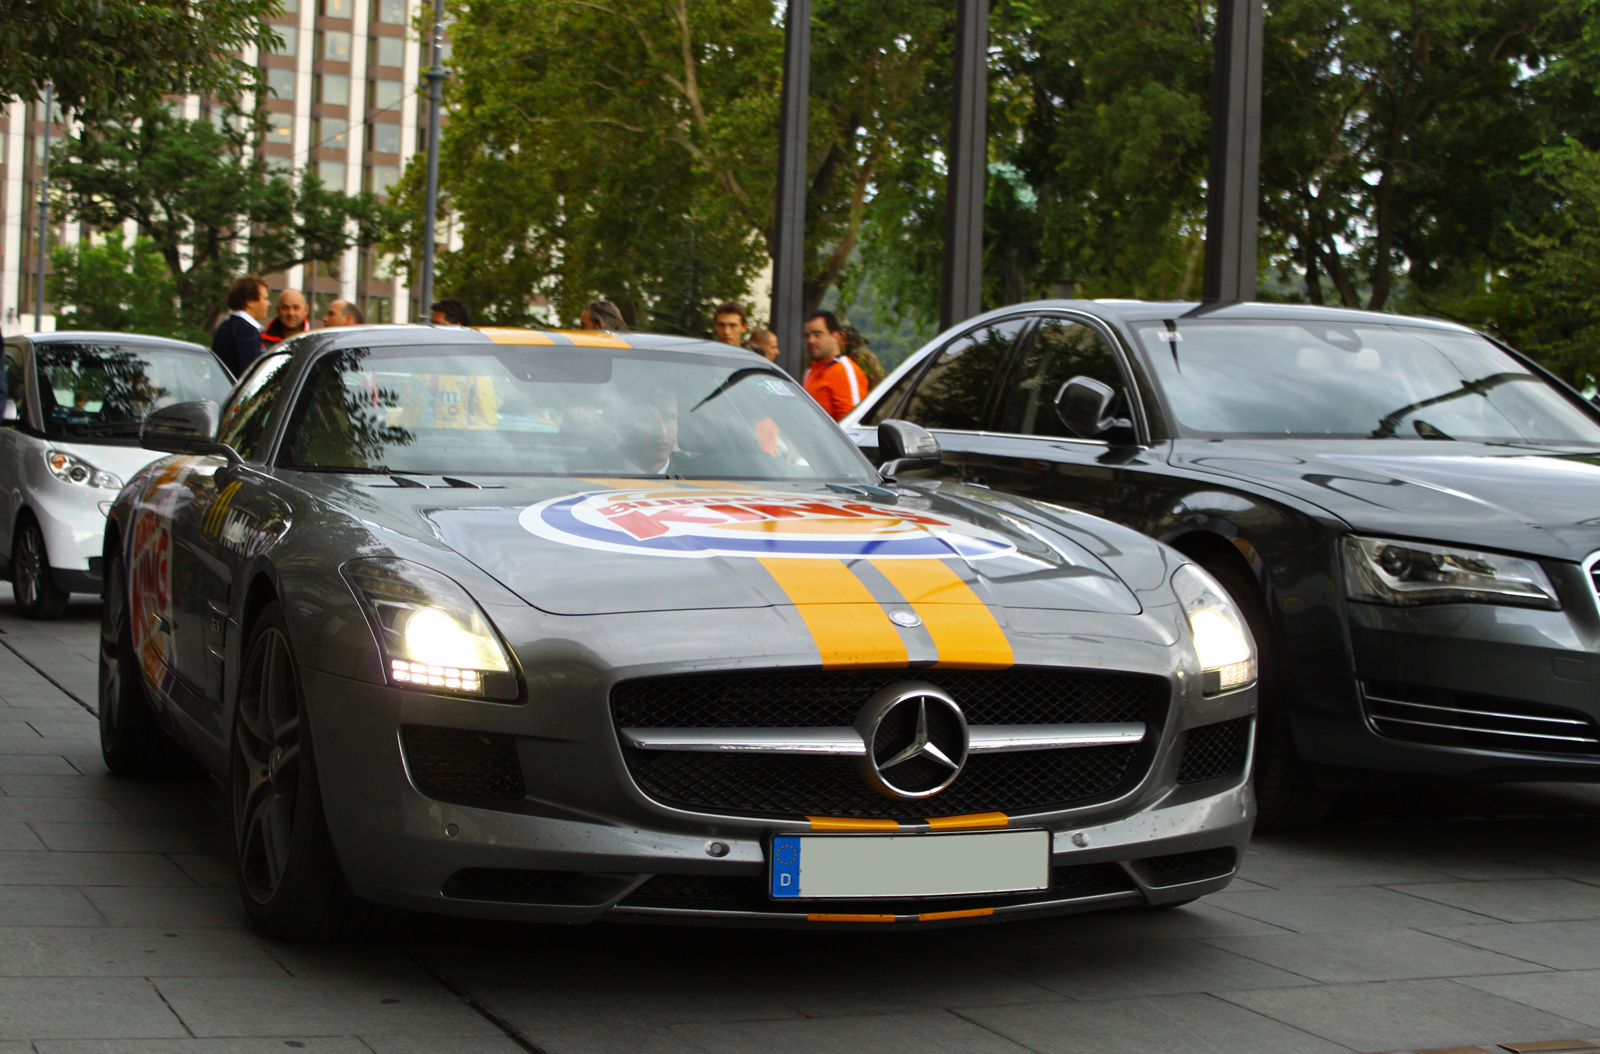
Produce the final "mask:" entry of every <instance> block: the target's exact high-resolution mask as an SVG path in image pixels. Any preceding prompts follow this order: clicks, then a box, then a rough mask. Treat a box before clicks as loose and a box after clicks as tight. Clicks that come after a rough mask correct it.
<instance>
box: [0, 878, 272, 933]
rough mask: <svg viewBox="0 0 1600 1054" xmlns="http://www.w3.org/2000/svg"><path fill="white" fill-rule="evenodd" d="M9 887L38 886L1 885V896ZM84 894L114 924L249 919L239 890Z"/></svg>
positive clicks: (95, 890) (86, 890)
mask: <svg viewBox="0 0 1600 1054" xmlns="http://www.w3.org/2000/svg"><path fill="white" fill-rule="evenodd" d="M7 888H12V889H18V888H21V889H26V888H34V887H25V886H24V887H5V886H0V898H3V896H4V891H5V890H6V889H7ZM46 888H48V887H46ZM73 892H75V893H76V892H79V891H77V890H73ZM81 895H82V898H83V900H84V901H85V902H86V903H88V904H89V905H91V907H92V909H94V910H95V911H96V913H97V914H98V915H101V916H104V921H105V922H107V923H109V924H110V925H113V926H163V927H173V926H177V927H185V926H188V927H196V926H199V927H239V926H245V925H247V924H248V921H249V920H248V919H247V918H246V916H245V913H244V908H243V907H242V906H241V905H240V903H239V894H238V892H237V891H236V890H232V889H217V888H211V887H204V888H202V887H199V886H191V887H183V886H176V887H170V888H163V887H155V888H151V887H148V886H143V887H133V886H85V887H83V889H82V891H81ZM3 904H4V900H3V899H0V905H3ZM0 917H3V909H0ZM52 925H59V923H53V924H52Z"/></svg>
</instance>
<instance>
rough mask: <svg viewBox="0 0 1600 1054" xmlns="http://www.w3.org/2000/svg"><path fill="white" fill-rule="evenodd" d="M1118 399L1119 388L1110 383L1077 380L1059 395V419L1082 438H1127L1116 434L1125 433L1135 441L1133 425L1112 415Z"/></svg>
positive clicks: (1067, 383)
mask: <svg viewBox="0 0 1600 1054" xmlns="http://www.w3.org/2000/svg"><path fill="white" fill-rule="evenodd" d="M1116 397H1117V392H1116V389H1115V388H1112V387H1111V386H1110V385H1109V384H1105V383H1103V382H1101V381H1097V380H1095V379H1094V378H1093V377H1082V376H1079V377H1074V378H1072V379H1071V380H1069V381H1067V382H1066V383H1065V384H1063V385H1062V386H1061V388H1060V390H1059V391H1057V392H1056V403H1055V405H1056V416H1057V417H1059V418H1060V419H1061V423H1062V424H1063V425H1066V427H1067V431H1069V432H1071V433H1072V434H1073V435H1075V436H1077V437H1078V438H1079V439H1121V438H1123V437H1122V436H1117V435H1115V433H1117V432H1124V433H1126V438H1128V439H1131V438H1132V432H1133V423H1132V422H1131V421H1128V420H1126V419H1124V418H1120V417H1110V416H1108V413H1109V411H1110V409H1111V403H1112V402H1113V401H1114V400H1115V399H1116Z"/></svg>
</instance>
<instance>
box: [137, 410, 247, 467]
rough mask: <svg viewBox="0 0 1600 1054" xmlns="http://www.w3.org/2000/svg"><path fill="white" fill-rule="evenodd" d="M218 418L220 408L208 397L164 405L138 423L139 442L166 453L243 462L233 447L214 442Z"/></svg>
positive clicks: (146, 447)
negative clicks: (206, 456) (197, 400)
mask: <svg viewBox="0 0 1600 1054" xmlns="http://www.w3.org/2000/svg"><path fill="white" fill-rule="evenodd" d="M220 420H221V411H220V410H219V409H218V408H217V404H216V403H214V402H211V401H209V400H206V401H202V402H192V403H174V404H173V405H171V406H163V407H162V408H161V409H159V410H157V411H155V412H154V413H152V414H151V415H150V416H149V417H146V418H145V419H144V424H142V425H140V426H139V445H140V446H142V447H144V448H145V449H146V450H160V451H162V452H163V453H167V454H216V455H219V456H221V457H225V458H227V459H228V460H229V461H233V462H239V461H242V460H243V459H242V458H240V457H239V455H238V453H237V452H236V451H235V450H234V449H233V447H231V446H228V445H227V444H226V443H219V442H217V425H218V423H219V422H220Z"/></svg>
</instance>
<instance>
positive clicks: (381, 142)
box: [367, 121, 400, 154]
mask: <svg viewBox="0 0 1600 1054" xmlns="http://www.w3.org/2000/svg"><path fill="white" fill-rule="evenodd" d="M367 149H368V150H371V151H374V152H375V153H379V154H398V153H399V152H400V126H399V125H397V124H384V123H382V122H381V121H374V122H372V123H371V124H369V125H367Z"/></svg>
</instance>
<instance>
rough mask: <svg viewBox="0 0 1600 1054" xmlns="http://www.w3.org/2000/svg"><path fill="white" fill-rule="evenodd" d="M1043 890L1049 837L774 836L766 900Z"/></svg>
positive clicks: (1037, 834)
mask: <svg viewBox="0 0 1600 1054" xmlns="http://www.w3.org/2000/svg"><path fill="white" fill-rule="evenodd" d="M1049 886H1050V832H1048V831H1042V830H1041V831H972V832H966V833H962V834H904V835H894V834H882V835H857V834H847V835H806V834H795V835H778V836H776V837H774V838H773V839H772V895H773V896H774V897H777V898H780V899H786V898H798V899H802V900H814V899H820V898H837V899H860V898H867V897H949V896H959V895H962V894H971V893H1021V892H1029V891H1033V890H1040V889H1048V888H1049Z"/></svg>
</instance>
